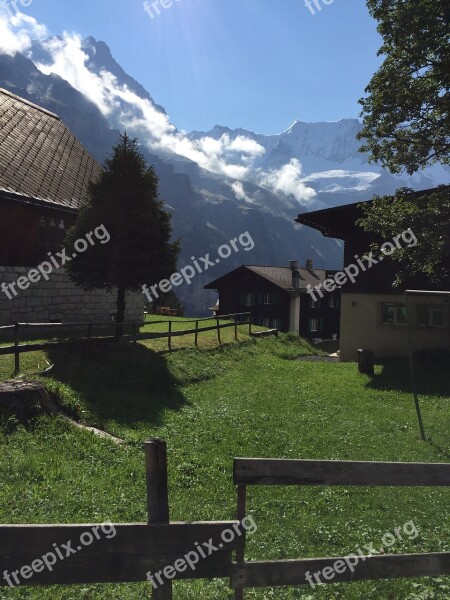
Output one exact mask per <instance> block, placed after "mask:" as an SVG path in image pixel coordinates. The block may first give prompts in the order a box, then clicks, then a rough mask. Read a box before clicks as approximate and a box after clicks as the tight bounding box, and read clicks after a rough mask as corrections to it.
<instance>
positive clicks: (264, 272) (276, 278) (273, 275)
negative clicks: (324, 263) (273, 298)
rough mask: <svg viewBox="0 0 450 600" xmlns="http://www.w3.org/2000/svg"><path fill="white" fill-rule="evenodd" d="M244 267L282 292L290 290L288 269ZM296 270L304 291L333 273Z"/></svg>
mask: <svg viewBox="0 0 450 600" xmlns="http://www.w3.org/2000/svg"><path fill="white" fill-rule="evenodd" d="M245 267H246V268H247V269H249V270H250V271H253V272H254V273H256V274H257V275H260V276H261V277H264V278H265V279H267V280H268V281H271V282H272V283H274V284H275V285H278V286H279V287H281V288H283V289H284V290H291V289H292V270H291V269H290V267H270V266H267V267H259V266H257V265H245ZM297 270H298V272H299V273H300V289H306V286H307V285H308V284H311V285H312V286H315V285H319V283H323V282H324V281H325V279H327V277H329V275H330V273H335V271H329V270H325V269H313V270H311V271H310V270H308V269H303V268H301V267H300V268H298V269H297Z"/></svg>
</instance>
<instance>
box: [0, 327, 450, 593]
mask: <svg viewBox="0 0 450 600" xmlns="http://www.w3.org/2000/svg"><path fill="white" fill-rule="evenodd" d="M180 326H183V325H182V322H180ZM202 335H203V340H202V346H203V347H202V348H201V349H199V350H197V349H192V340H191V341H190V343H188V341H186V340H184V342H182V341H181V340H182V339H183V338H180V341H177V343H179V344H180V349H179V350H177V351H176V352H173V353H172V354H168V353H161V352H157V351H156V350H161V349H162V348H161V347H157V346H155V344H156V342H146V343H145V344H138V346H137V347H136V348H133V347H132V346H131V345H111V346H110V348H109V350H108V351H107V352H106V353H103V352H97V353H92V352H89V351H87V350H86V349H83V348H78V349H70V350H64V351H60V350H59V351H52V352H49V353H48V354H47V355H45V356H44V355H43V354H42V353H32V354H28V355H23V357H22V369H23V371H24V372H32V371H35V370H37V369H38V367H39V368H42V367H45V366H46V363H45V360H48V361H49V362H51V363H54V365H55V367H54V370H53V372H52V373H51V377H47V378H46V379H45V382H46V385H47V386H48V388H49V390H50V391H51V392H52V394H54V396H55V397H57V398H58V399H59V400H60V401H61V403H62V404H63V405H64V406H65V407H66V408H67V410H69V411H70V412H71V414H76V415H78V418H80V419H81V420H82V421H84V422H85V423H87V424H90V425H95V426H97V427H99V428H101V429H103V430H105V431H107V432H109V433H111V434H114V435H115V436H118V437H120V438H123V439H124V440H125V441H126V444H124V445H122V446H116V445H115V444H113V443H111V442H110V441H107V440H103V439H99V438H98V437H95V436H93V435H92V434H90V433H88V432H84V431H81V430H78V429H75V428H73V427H72V426H70V425H69V424H67V422H65V421H64V420H63V419H62V418H60V417H58V418H51V417H41V418H39V419H38V420H37V421H36V422H35V423H34V425H33V426H32V427H31V428H29V429H25V428H24V427H22V426H18V425H17V424H16V423H14V422H11V421H9V422H3V423H2V424H1V426H0V453H1V459H0V478H1V482H2V484H1V488H0V522H1V523H58V522H60V523H77V522H80V523H82V522H85V523H86V522H93V523H95V522H98V523H100V522H103V521H105V520H108V519H110V520H112V521H115V522H132V521H145V520H146V513H145V494H146V491H145V470H144V456H143V452H142V444H141V443H142V441H143V440H145V439H146V438H149V437H159V438H163V439H165V440H167V444H168V460H169V486H170V506H171V518H172V519H173V520H221V519H231V518H234V515H235V506H236V493H235V490H234V488H233V485H232V461H233V457H235V456H247V457H273V458H276V457H277V458H306V459H352V460H386V461H424V462H450V440H449V435H448V432H449V429H450V411H449V389H448V375H447V372H446V369H445V365H444V364H442V365H441V364H439V362H438V361H430V362H428V363H423V365H422V370H421V373H420V386H421V390H422V391H423V392H424V395H423V396H422V405H423V416H424V422H425V425H426V428H427V433H428V434H429V435H430V438H431V441H429V442H427V443H424V442H422V441H421V440H420V436H419V432H418V426H417V420H416V415H415V410H414V404H413V401H412V399H411V395H410V392H409V384H408V376H407V364H406V362H405V361H403V360H395V361H387V362H385V363H384V364H382V365H377V367H376V376H375V377H374V378H373V379H370V378H368V377H366V376H362V375H360V374H358V372H357V369H356V366H355V365H354V364H340V363H328V362H307V361H302V360H297V359H298V357H299V356H302V355H307V354H311V348H310V347H309V346H308V345H307V344H306V342H303V341H302V340H299V339H295V338H292V337H291V336H288V335H281V336H280V337H279V338H266V339H259V340H254V339H250V338H248V336H247V334H246V330H245V328H244V327H242V328H241V330H240V334H239V336H240V339H241V341H240V342H239V343H236V342H234V341H233V339H232V337H233V332H232V330H226V333H225V332H224V341H225V342H226V343H225V344H224V345H223V346H222V347H217V343H216V342H215V340H214V335H213V334H207V333H204V334H202ZM158 344H160V342H158ZM187 346H190V347H187ZM11 371H12V360H11V359H10V357H8V358H5V357H1V359H0V377H1V378H3V379H5V378H8V377H10V376H11ZM449 501H450V490H448V489H431V488H422V489H413V488H404V489H391V488H377V489H369V488H360V489H359V488H358V489H346V488H317V487H311V488H261V489H259V488H252V489H250V490H249V494H248V513H249V514H251V515H252V516H253V518H254V520H255V522H256V524H257V526H258V531H257V532H256V533H255V534H254V535H252V536H250V537H249V538H248V546H247V548H248V549H247V559H277V558H300V557H314V556H338V555H341V554H348V553H350V552H354V551H355V550H356V549H358V548H362V547H363V545H364V544H369V543H373V544H374V546H375V547H379V546H380V545H381V538H382V537H383V535H384V534H385V533H387V532H394V530H395V528H396V527H402V526H403V525H404V524H405V523H406V522H409V521H413V522H414V524H415V526H416V527H417V529H418V531H419V535H418V536H417V537H416V538H415V539H412V538H408V537H404V539H403V541H402V542H400V541H399V542H398V543H397V544H395V545H394V546H393V548H392V552H396V553H397V552H398V553H405V552H420V551H423V552H426V551H430V552H432V551H433V552H434V551H436V552H437V551H450V517H449V506H450V502H449ZM94 568H95V567H94ZM174 590H175V598H179V599H182V600H198V599H199V598H200V599H203V598H204V599H205V600H207V599H211V600H216V599H221V598H224V599H226V598H230V599H231V598H232V593H231V591H230V590H229V588H228V581H226V580H217V581H212V582H203V581H202V582H187V583H184V582H183V583H178V582H177V583H175V584H174ZM149 597H150V588H149V585H145V584H133V585H120V586H117V585H116V586H114V585H104V586H73V587H66V588H56V587H53V588H39V589H38V588H17V589H14V590H9V589H8V588H0V599H3V598H5V599H6V598H14V599H15V598H33V599H41V598H42V599H43V598H51V599H55V600H59V599H79V598H89V599H91V598H92V599H100V598H101V599H103V598H106V599H119V598H120V599H121V600H122V599H123V600H135V599H139V598H142V599H143V598H149ZM246 598H249V599H250V598H252V599H253V598H254V599H267V598H276V599H281V600H284V599H291V598H303V599H315V598H317V599H334V598H339V599H341V598H342V599H346V600H357V599H358V600H359V599H360V598H364V599H367V600H382V599H386V600H388V599H397V598H399V599H410V600H413V599H415V600H428V599H430V600H431V599H444V598H447V599H448V598H450V578H445V577H440V578H433V579H419V580H401V581H381V582H367V583H356V584H347V585H345V584H338V585H333V586H327V587H322V588H320V589H319V588H317V589H315V590H312V589H311V588H302V589H300V588H297V589H275V590H259V591H256V590H249V591H248V592H247V593H246Z"/></svg>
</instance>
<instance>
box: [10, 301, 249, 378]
mask: <svg viewBox="0 0 450 600" xmlns="http://www.w3.org/2000/svg"><path fill="white" fill-rule="evenodd" d="M242 318H245V319H246V320H239V319H242ZM205 321H215V324H214V325H212V326H211V327H201V324H202V323H204V322H205ZM221 321H229V322H226V323H221ZM176 323H177V321H172V320H165V321H152V322H150V323H146V325H161V324H167V328H168V330H167V331H161V332H156V331H155V332H146V333H139V327H140V324H138V323H124V324H123V325H124V327H131V329H132V333H131V334H126V335H122V336H121V338H120V339H121V341H129V342H132V343H134V344H135V343H136V342H137V341H139V340H157V339H167V341H168V349H169V351H172V339H173V338H176V337H182V336H185V335H194V336H195V345H196V346H198V338H199V335H200V334H201V333H206V332H207V331H217V339H218V341H219V344H221V343H222V340H221V337H220V332H221V330H222V329H227V328H229V327H234V337H235V339H236V340H237V339H238V326H239V325H248V326H249V334H251V333H252V323H251V313H233V314H231V315H220V316H216V317H207V318H204V319H193V320H189V321H185V320H183V321H181V323H183V324H186V323H195V328H192V329H180V330H178V331H177V330H174V324H175V325H176ZM113 326H115V324H113V323H104V322H103V323H95V322H89V323H16V324H15V325H7V326H3V327H0V333H6V332H13V334H14V345H11V346H3V347H0V356H7V355H14V357H15V361H14V371H15V373H16V374H17V373H19V371H20V355H21V354H23V353H25V352H36V351H39V350H40V351H46V350H52V349H56V348H66V347H68V346H72V345H74V344H77V343H80V341H90V340H95V341H96V343H109V342H114V341H116V337H115V336H110V335H109V336H102V337H93V335H92V334H93V328H94V327H105V328H106V327H109V328H111V327H113ZM72 328H76V329H85V331H86V334H85V335H82V336H81V335H80V336H78V337H75V338H71V339H66V340H58V341H52V342H35V343H33V342H31V343H27V344H21V343H20V333H21V330H24V329H31V330H33V329H34V330H40V329H60V330H61V329H62V330H64V329H66V330H67V329H72Z"/></svg>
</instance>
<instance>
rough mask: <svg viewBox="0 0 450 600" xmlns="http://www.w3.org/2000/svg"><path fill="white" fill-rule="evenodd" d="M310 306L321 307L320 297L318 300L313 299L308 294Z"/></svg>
mask: <svg viewBox="0 0 450 600" xmlns="http://www.w3.org/2000/svg"><path fill="white" fill-rule="evenodd" d="M308 307H309V308H320V298H319V299H318V300H313V298H312V296H308Z"/></svg>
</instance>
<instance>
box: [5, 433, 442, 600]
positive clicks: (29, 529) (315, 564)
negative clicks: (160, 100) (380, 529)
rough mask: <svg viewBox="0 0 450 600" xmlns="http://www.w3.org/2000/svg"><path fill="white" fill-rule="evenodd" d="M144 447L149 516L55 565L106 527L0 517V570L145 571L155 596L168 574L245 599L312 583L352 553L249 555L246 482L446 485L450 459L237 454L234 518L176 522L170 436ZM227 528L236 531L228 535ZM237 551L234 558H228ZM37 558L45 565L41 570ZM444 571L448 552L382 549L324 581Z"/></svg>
mask: <svg viewBox="0 0 450 600" xmlns="http://www.w3.org/2000/svg"><path fill="white" fill-rule="evenodd" d="M145 453H146V478H147V511H148V521H147V523H130V524H110V525H109V527H110V530H112V529H113V528H114V531H115V532H116V533H115V536H114V537H109V538H102V539H100V538H97V541H95V540H94V541H93V543H91V544H90V545H84V547H82V546H77V547H76V548H74V550H76V551H74V552H72V553H71V554H73V556H72V555H70V556H69V557H68V559H67V560H59V561H56V560H55V561H54V564H52V570H49V569H47V570H45V569H44V568H41V567H42V561H40V560H39V559H40V557H44V556H45V555H46V554H47V553H49V552H50V553H51V552H53V553H55V552H56V553H57V550H56V548H59V549H61V548H63V547H67V544H68V542H72V541H74V540H80V539H82V537H83V534H86V532H89V531H92V530H93V529H95V528H96V529H97V530H98V529H100V528H101V527H102V526H101V525H0V574H1V573H3V574H5V573H8V574H9V575H10V580H11V581H13V582H14V579H13V577H14V575H13V574H14V573H16V574H17V576H19V574H20V576H21V577H22V581H20V584H21V585H69V584H94V583H128V582H145V581H147V580H148V578H147V573H148V572H149V571H151V573H152V574H153V575H154V576H155V579H156V575H155V574H156V573H162V574H164V575H165V582H164V584H163V585H160V586H153V585H151V584H150V583H149V592H150V589H151V591H152V598H153V599H154V600H172V598H173V591H172V579H212V578H230V576H231V587H232V588H233V589H234V590H235V598H236V599H241V598H243V597H244V589H245V588H250V587H275V586H301V585H307V584H308V579H307V577H306V574H307V573H308V571H310V572H312V573H314V572H317V571H324V570H325V569H327V568H328V569H331V570H333V567H334V566H335V565H336V564H337V563H338V562H340V563H341V564H342V565H344V566H345V563H346V560H347V559H348V558H349V556H346V557H336V558H314V559H301V560H279V561H258V562H245V532H244V531H242V530H240V531H239V534H238V530H239V526H240V525H242V522H243V519H244V518H245V516H246V515H245V513H246V489H247V486H249V485H326V486H328V485H332V486H337V485H339V486H342V485H344V486H450V464H419V463H380V462H378V463H377V462H349V461H317V460H311V461H308V460H273V459H248V458H237V459H235V461H234V483H235V484H236V485H237V486H238V487H237V490H238V510H237V520H236V521H218V522H199V523H187V522H183V523H175V522H170V521H169V497H168V486H167V448H166V443H165V442H164V441H161V440H150V441H148V442H146V443H145ZM104 525H105V524H103V526H104ZM230 532H231V533H232V534H233V532H234V533H235V534H234V535H232V536H231V537H230V535H229V533H230ZM225 533H227V537H226V538H225V535H224V534H225ZM91 537H93V536H91ZM207 542H208V545H209V546H210V544H213V545H214V547H215V551H214V552H213V553H208V555H205V557H204V558H203V557H202V558H201V559H199V560H198V562H196V563H195V570H194V569H187V568H186V569H184V570H179V569H177V570H175V569H174V568H171V565H174V564H176V562H177V561H180V559H182V558H183V557H185V556H186V555H187V554H188V553H190V552H193V551H194V552H195V551H196V550H198V546H199V545H202V543H207ZM75 543H77V542H75ZM233 552H235V553H236V562H233V560H232V556H233ZM350 556H351V555H350ZM355 558H356V557H355ZM38 563H41V564H40V565H39V567H40V570H39V571H38V569H37V564H38ZM347 564H348V563H347ZM30 565H32V568H31V567H30ZM168 567H169V568H171V573H170V577H169V575H168V573H169V572H168V571H167V568H168ZM33 571H34V572H33ZM25 573H27V576H25ZM448 574H450V552H440V553H426V554H396V555H379V556H367V557H364V560H362V557H361V560H360V561H359V562H358V565H357V567H356V566H354V567H353V569H340V571H339V572H337V571H336V572H335V576H334V577H333V580H332V581H323V583H337V582H352V581H362V580H377V579H398V578H402V577H421V576H435V575H448ZM161 577H162V576H161ZM148 581H149V582H150V580H148ZM2 585H3V586H6V585H8V583H7V579H6V578H5V577H3V579H2V578H0V586H2Z"/></svg>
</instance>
